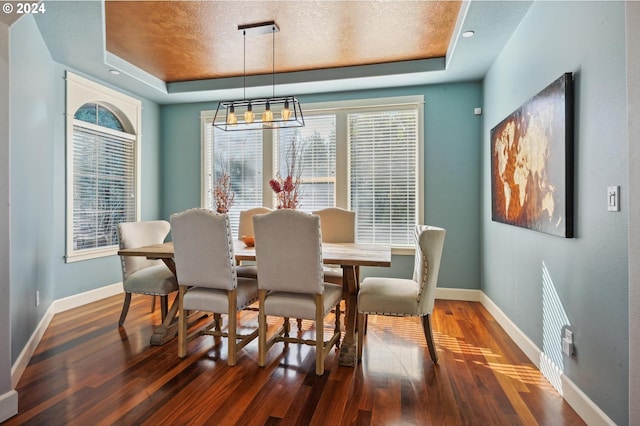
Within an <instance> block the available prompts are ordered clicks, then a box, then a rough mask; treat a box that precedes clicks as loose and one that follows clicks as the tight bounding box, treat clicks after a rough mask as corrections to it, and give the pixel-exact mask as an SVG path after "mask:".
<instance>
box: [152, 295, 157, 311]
mask: <svg viewBox="0 0 640 426" xmlns="http://www.w3.org/2000/svg"><path fill="white" fill-rule="evenodd" d="M155 311H156V297H155V296H151V313H154V312H155Z"/></svg>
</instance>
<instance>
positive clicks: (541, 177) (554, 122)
mask: <svg viewBox="0 0 640 426" xmlns="http://www.w3.org/2000/svg"><path fill="white" fill-rule="evenodd" d="M491 199H492V207H491V218H492V220H494V221H496V222H502V223H506V224H510V225H514V226H520V227H523V228H528V229H532V230H535V231H539V232H545V233H548V234H552V235H557V236H561V237H565V238H571V237H573V76H572V74H571V73H566V74H564V75H562V76H561V77H560V78H558V79H557V80H556V81H554V82H553V83H551V84H550V85H549V86H547V87H546V88H545V89H544V90H542V91H541V92H540V93H538V94H537V95H535V96H534V97H533V98H531V99H529V100H528V101H527V102H525V103H524V104H523V105H522V106H521V107H520V108H518V109H517V110H516V111H514V112H513V113H512V114H510V115H509V116H508V117H507V118H505V119H504V120H502V121H501V122H500V123H499V124H498V125H496V126H495V127H494V128H493V129H491Z"/></svg>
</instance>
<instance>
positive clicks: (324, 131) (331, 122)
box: [274, 114, 336, 212]
mask: <svg viewBox="0 0 640 426" xmlns="http://www.w3.org/2000/svg"><path fill="white" fill-rule="evenodd" d="M276 136H277V140H276V144H275V150H276V153H275V155H274V159H277V164H276V165H275V167H274V168H275V169H276V170H278V171H279V172H280V175H281V176H282V177H286V176H287V166H286V157H287V151H288V149H289V146H290V145H291V142H292V141H294V140H295V141H296V143H297V144H298V146H299V149H300V154H301V158H300V161H301V166H302V167H301V168H302V184H301V191H300V193H301V196H302V198H301V200H300V206H299V208H300V210H303V211H307V212H311V211H314V210H319V209H323V208H325V207H333V206H334V205H335V199H336V194H335V191H336V116H335V114H328V115H326V114H325V115H308V116H306V117H305V127H302V128H296V129H286V128H284V129H279V130H278V131H277V133H276Z"/></svg>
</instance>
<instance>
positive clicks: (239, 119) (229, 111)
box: [213, 21, 304, 132]
mask: <svg viewBox="0 0 640 426" xmlns="http://www.w3.org/2000/svg"><path fill="white" fill-rule="evenodd" d="M238 30H239V31H242V36H243V37H244V47H243V49H244V67H245V69H244V81H243V91H244V92H245V93H246V90H247V85H246V79H247V72H246V54H247V49H246V36H247V34H248V33H249V34H268V33H269V32H271V34H272V67H273V70H272V73H271V85H272V90H273V96H272V97H270V98H257V99H246V97H244V99H242V100H237V101H224V102H219V103H218V108H217V109H216V115H215V116H214V118H213V126H214V127H217V128H219V129H221V130H224V131H225V132H230V131H239V130H261V129H276V128H291V127H303V126H304V116H303V115H302V108H301V107H300V102H298V100H297V99H296V98H295V97H294V96H275V33H276V32H278V31H279V28H278V25H277V24H276V23H275V22H274V21H269V22H261V23H257V24H248V25H238ZM247 113H248V117H247ZM246 118H250V120H249V121H247V119H246Z"/></svg>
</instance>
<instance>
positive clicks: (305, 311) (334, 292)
mask: <svg viewBox="0 0 640 426" xmlns="http://www.w3.org/2000/svg"><path fill="white" fill-rule="evenodd" d="M341 298H342V286H341V285H336V284H329V283H324V315H327V314H328V313H329V311H330V310H331V309H332V308H333V307H334V306H336V305H337V304H338V302H340V299H341ZM264 311H265V313H266V314H267V315H274V316H280V317H289V318H300V319H309V320H315V319H316V304H315V296H314V295H313V294H302V293H288V292H283V291H272V292H270V293H269V294H268V295H267V298H266V300H265V302H264Z"/></svg>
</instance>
